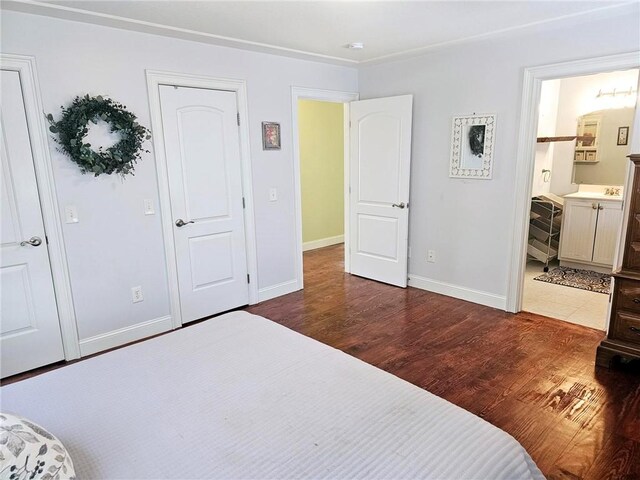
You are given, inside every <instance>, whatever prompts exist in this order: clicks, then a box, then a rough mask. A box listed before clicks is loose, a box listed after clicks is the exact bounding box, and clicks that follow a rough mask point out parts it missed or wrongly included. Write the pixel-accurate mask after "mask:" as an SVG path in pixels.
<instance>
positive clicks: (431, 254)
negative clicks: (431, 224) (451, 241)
mask: <svg viewBox="0 0 640 480" xmlns="http://www.w3.org/2000/svg"><path fill="white" fill-rule="evenodd" d="M427 262H429V263H435V262H436V251H435V250H427Z"/></svg>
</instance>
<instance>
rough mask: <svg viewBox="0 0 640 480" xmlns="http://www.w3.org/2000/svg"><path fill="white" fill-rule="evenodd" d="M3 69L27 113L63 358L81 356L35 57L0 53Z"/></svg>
mask: <svg viewBox="0 0 640 480" xmlns="http://www.w3.org/2000/svg"><path fill="white" fill-rule="evenodd" d="M0 65H1V68H2V70H7V71H13V72H18V75H19V76H20V84H21V87H22V98H23V101H24V107H25V112H26V116H27V127H28V129H29V139H30V140H31V150H32V154H33V164H34V167H35V173H36V185H37V187H38V195H39V196H40V208H41V210H42V219H43V222H44V230H45V234H46V239H47V251H48V253H49V265H50V267H51V277H52V280H53V289H54V292H55V297H56V305H57V310H58V322H59V324H60V332H61V335H62V346H63V349H64V358H65V360H74V359H76V358H80V343H79V339H78V328H77V324H76V313H75V308H74V306H73V297H72V292H71V282H70V277H69V266H68V263H67V252H66V250H65V246H64V237H63V234H62V218H61V215H60V211H59V209H58V201H57V196H56V188H55V180H54V176H53V166H52V163H51V155H50V151H49V143H48V135H47V132H48V128H47V125H46V123H45V117H44V114H43V113H42V112H44V108H43V106H42V98H41V96H40V88H39V85H40V83H39V81H38V70H37V67H36V59H35V57H33V56H27V55H13V54H7V53H0Z"/></svg>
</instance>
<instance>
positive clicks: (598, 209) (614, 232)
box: [559, 195, 622, 268]
mask: <svg viewBox="0 0 640 480" xmlns="http://www.w3.org/2000/svg"><path fill="white" fill-rule="evenodd" d="M621 223H622V201H621V200H604V199H602V198H571V196H570V195H568V196H566V197H565V200H564V215H563V219H562V229H561V240H560V253H559V258H560V261H561V264H562V263H563V262H562V261H565V263H566V261H569V262H577V263H581V264H586V265H585V268H588V265H595V266H601V267H611V266H612V265H613V256H614V255H615V251H616V244H617V241H618V232H619V230H620V224H621Z"/></svg>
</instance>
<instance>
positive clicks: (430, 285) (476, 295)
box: [409, 274, 507, 310]
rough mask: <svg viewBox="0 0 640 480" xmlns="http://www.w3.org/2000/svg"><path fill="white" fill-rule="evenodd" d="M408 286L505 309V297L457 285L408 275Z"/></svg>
mask: <svg viewBox="0 0 640 480" xmlns="http://www.w3.org/2000/svg"><path fill="white" fill-rule="evenodd" d="M409 286H411V287H415V288H419V289H421V290H428V291H430V292H434V293H439V294H441V295H447V296H448V297H455V298H460V299H462V300H467V301H469V302H473V303H479V304H480V305H486V306H488V307H493V308H499V309H500V310H506V309H507V297H505V296H501V295H495V294H493V293H488V292H482V291H480V290H473V289H471V288H466V287H460V286H458V285H452V284H450V283H445V282H440V281H438V280H432V279H430V278H425V277H421V276H419V275H411V274H410V275H409Z"/></svg>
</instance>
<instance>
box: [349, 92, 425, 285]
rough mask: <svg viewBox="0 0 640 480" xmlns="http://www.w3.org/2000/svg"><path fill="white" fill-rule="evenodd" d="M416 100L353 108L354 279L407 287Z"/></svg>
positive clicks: (369, 103)
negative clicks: (414, 103)
mask: <svg viewBox="0 0 640 480" xmlns="http://www.w3.org/2000/svg"><path fill="white" fill-rule="evenodd" d="M412 104H413V96H412V95H402V96H398V97H388V98H376V99H371V100H361V101H356V102H351V104H350V105H351V108H350V120H351V121H350V125H351V126H350V130H351V131H350V143H351V146H350V148H351V155H350V157H351V161H350V184H351V189H350V190H351V192H350V197H349V220H350V222H349V223H350V229H351V233H350V235H351V238H350V242H349V243H350V248H351V273H352V274H354V275H359V276H361V277H366V278H370V279H372V280H378V281H380V282H384V283H389V284H391V285H397V286H399V287H406V286H407V249H408V234H409V178H410V177H409V175H410V165H411V114H412Z"/></svg>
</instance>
